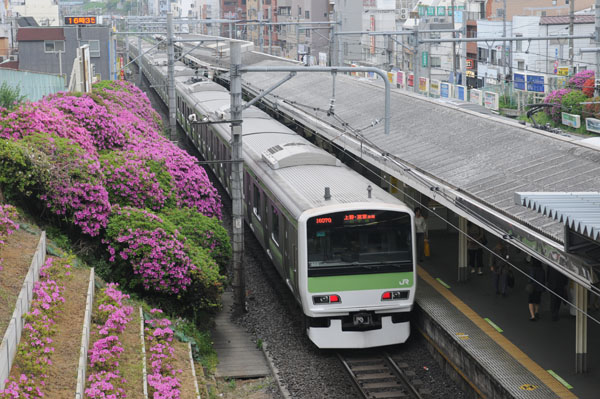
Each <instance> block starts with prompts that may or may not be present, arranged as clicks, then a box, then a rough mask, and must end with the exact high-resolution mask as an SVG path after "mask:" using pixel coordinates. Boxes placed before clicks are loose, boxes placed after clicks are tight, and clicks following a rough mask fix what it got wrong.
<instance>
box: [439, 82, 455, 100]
mask: <svg viewBox="0 0 600 399" xmlns="http://www.w3.org/2000/svg"><path fill="white" fill-rule="evenodd" d="M451 96H452V84H451V83H448V82H442V83H441V84H440V97H442V98H450V97H451Z"/></svg>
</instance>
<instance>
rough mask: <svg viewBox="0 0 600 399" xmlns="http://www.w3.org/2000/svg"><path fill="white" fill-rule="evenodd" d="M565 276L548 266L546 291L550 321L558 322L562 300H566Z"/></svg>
mask: <svg viewBox="0 0 600 399" xmlns="http://www.w3.org/2000/svg"><path fill="white" fill-rule="evenodd" d="M568 283H569V279H568V278H567V276H565V275H564V274H562V273H561V272H559V271H558V270H556V269H555V268H553V267H551V266H548V289H549V290H550V314H551V315H552V321H556V320H558V312H559V311H560V304H561V303H562V300H563V298H567V284H568Z"/></svg>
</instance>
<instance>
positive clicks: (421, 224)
mask: <svg viewBox="0 0 600 399" xmlns="http://www.w3.org/2000/svg"><path fill="white" fill-rule="evenodd" d="M415 232H416V233H417V256H418V259H419V262H423V256H424V255H425V239H426V238H427V222H426V221H425V218H424V217H423V214H422V213H421V208H419V207H417V208H415Z"/></svg>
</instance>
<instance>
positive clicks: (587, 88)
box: [581, 77, 596, 97]
mask: <svg viewBox="0 0 600 399" xmlns="http://www.w3.org/2000/svg"><path fill="white" fill-rule="evenodd" d="M595 85H596V80H595V79H594V78H593V77H592V78H589V79H588V80H586V81H585V82H584V83H583V87H582V88H581V91H582V92H583V94H585V95H586V96H587V97H593V96H594V90H595Z"/></svg>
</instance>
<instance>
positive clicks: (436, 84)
mask: <svg viewBox="0 0 600 399" xmlns="http://www.w3.org/2000/svg"><path fill="white" fill-rule="evenodd" d="M440 84H441V82H440V81H439V80H437V79H431V82H430V84H429V92H430V93H431V94H433V95H435V96H439V95H440Z"/></svg>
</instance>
